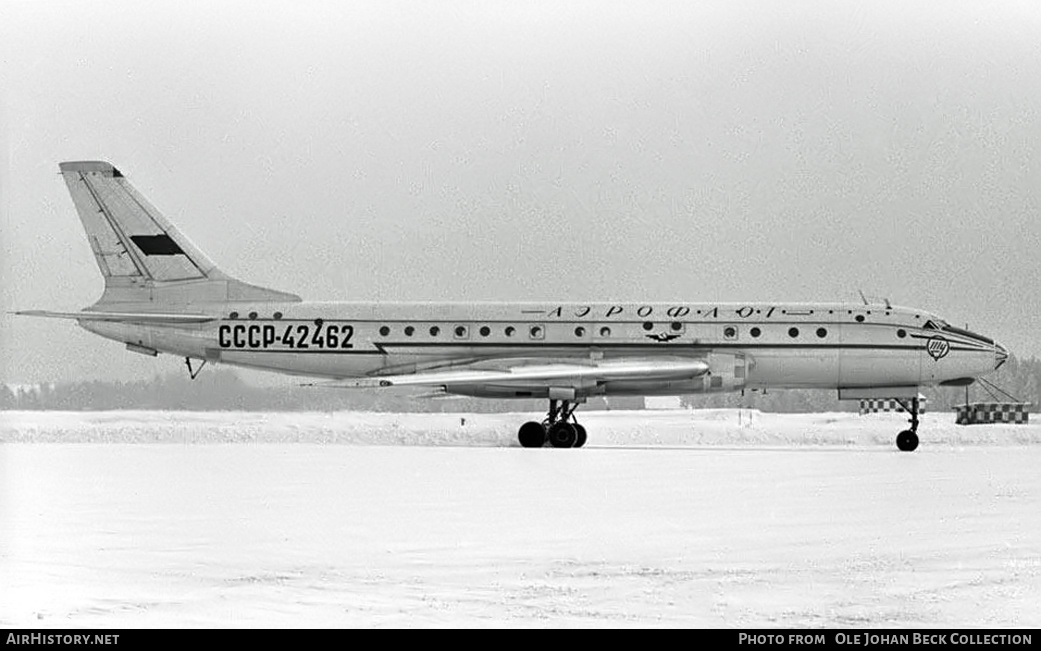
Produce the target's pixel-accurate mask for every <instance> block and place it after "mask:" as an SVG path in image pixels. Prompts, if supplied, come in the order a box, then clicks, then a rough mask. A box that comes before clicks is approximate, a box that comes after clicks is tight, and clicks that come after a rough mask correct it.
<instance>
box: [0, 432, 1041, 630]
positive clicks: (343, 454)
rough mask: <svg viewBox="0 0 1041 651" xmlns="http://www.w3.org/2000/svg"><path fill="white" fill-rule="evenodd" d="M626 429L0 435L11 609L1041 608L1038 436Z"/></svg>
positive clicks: (457, 621)
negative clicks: (514, 439)
mask: <svg viewBox="0 0 1041 651" xmlns="http://www.w3.org/2000/svg"><path fill="white" fill-rule="evenodd" d="M10 438H11V434H10V430H9V431H8V440H10ZM455 443H456V444H458V441H456V442H455ZM633 445H634V446H638V447H637V448H636V449H633V448H627V447H601V448H597V447H595V446H594V447H592V448H589V449H584V450H553V449H542V450H522V449H519V448H501V447H500V448H496V447H465V446H462V445H455V446H448V447H445V446H418V445H383V446H373V445H361V444H354V445H330V444H308V443H291V444H282V443H264V444H255V443H247V444H210V443H205V444H184V443H181V444H166V445H147V444H111V443H110V444H96V443H6V444H4V445H0V473H2V474H0V521H2V527H0V576H2V584H3V590H2V591H0V625H4V626H32V627H39V626H44V627H46V626H55V627H67V626H121V627H136V626H402V625H405V626H416V625H420V626H451V625H462V626H499V625H506V626H603V625H613V626H662V625H664V626H711V627H722V626H726V627H738V626H740V627H759V626H767V627H769V626H792V625H799V626H858V627H859V626H870V627H885V626H928V627H963V626H1034V627H1036V626H1039V625H1041V518H1039V517H1038V513H1041V473H1039V472H1038V468H1039V467H1041V446H1037V445H1031V444H1026V445H977V446H961V445H933V446H928V445H926V444H924V443H923V448H921V449H920V450H919V452H916V453H913V454H902V453H899V452H896V451H895V450H893V449H891V448H890V447H889V446H888V445H879V446H859V447H858V446H852V447H843V446H826V445H819V446H801V447H787V448H785V447H771V446H762V445H758V444H755V443H747V442H738V443H735V444H734V445H730V446H723V445H718V446H697V445H686V446H681V445H663V444H660V443H659V444H654V443H653V442H652V443H649V444H647V445H639V442H634V443H633Z"/></svg>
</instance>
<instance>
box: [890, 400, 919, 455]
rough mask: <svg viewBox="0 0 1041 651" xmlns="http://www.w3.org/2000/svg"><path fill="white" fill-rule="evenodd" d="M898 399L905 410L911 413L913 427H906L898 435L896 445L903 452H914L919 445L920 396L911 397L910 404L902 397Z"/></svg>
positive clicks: (910, 420)
mask: <svg viewBox="0 0 1041 651" xmlns="http://www.w3.org/2000/svg"><path fill="white" fill-rule="evenodd" d="M896 401H897V402H899V403H900V406H901V407H903V408H904V411H906V412H907V413H909V414H911V418H910V419H909V422H910V423H911V429H905V430H904V431H902V432H900V433H899V434H897V435H896V447H897V448H899V449H900V451H901V452H914V451H915V449H916V448H917V447H918V406H919V405H918V398H911V400H910V404H908V403H906V402H904V401H903V400H901V399H900V398H897V399H896Z"/></svg>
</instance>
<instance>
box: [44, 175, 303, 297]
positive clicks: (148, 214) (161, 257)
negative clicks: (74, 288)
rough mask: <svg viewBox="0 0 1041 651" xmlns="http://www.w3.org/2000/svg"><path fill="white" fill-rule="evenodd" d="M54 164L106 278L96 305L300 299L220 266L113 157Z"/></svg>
mask: <svg viewBox="0 0 1041 651" xmlns="http://www.w3.org/2000/svg"><path fill="white" fill-rule="evenodd" d="M59 167H60V168H61V174H62V176H63V177H64V178H65V183H66V185H67V186H68V188H69V194H71V195H72V202H73V203H74V204H75V205H76V211H77V212H78V213H79V216H80V220H81V221H82V222H83V228H84V229H85V230H86V232H87V239H88V241H89V242H90V248H91V250H92V251H93V252H94V257H95V258H96V259H97V263H98V268H99V269H100V270H101V274H102V276H104V278H105V293H104V294H103V295H102V297H101V300H99V301H98V304H99V305H100V304H110V303H159V304H170V303H173V304H184V303H196V302H224V301H247V300H248V301H273V302H296V301H299V300H300V297H299V296H296V295H295V294H288V293H285V292H280V291H276V290H273V289H265V288H263V287H257V286H255V285H249V284H247V283H244V282H242V281H240V280H236V279H235V278H232V277H231V276H228V275H227V274H225V273H224V272H223V271H221V270H220V269H218V268H217V265H215V264H214V263H213V262H212V261H211V260H210V259H209V258H207V257H206V255H205V254H203V252H202V251H200V250H199V249H198V248H196V247H195V245H193V244H192V243H191V241H190V240H188V238H186V237H185V236H184V235H182V234H181V233H180V232H179V231H178V230H177V229H176V228H175V227H174V226H173V225H172V224H171V223H170V222H168V221H167V220H166V219H165V218H164V217H163V216H162V214H161V213H160V212H159V211H158V210H156V208H155V207H154V206H152V204H150V203H149V202H148V201H147V200H146V199H145V198H144V197H143V196H141V195H140V194H139V193H138V192H137V190H135V189H134V187H133V186H132V185H130V183H129V182H128V181H127V180H126V177H124V176H123V174H122V173H121V172H120V171H119V170H118V169H116V168H115V167H114V166H112V165H111V164H110V163H106V162H102V161H77V162H67V163H61V164H60V166H59Z"/></svg>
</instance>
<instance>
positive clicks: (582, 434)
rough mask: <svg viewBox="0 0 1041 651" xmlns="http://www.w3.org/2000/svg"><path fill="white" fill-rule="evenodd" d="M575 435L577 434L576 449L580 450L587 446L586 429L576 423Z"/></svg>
mask: <svg viewBox="0 0 1041 651" xmlns="http://www.w3.org/2000/svg"><path fill="white" fill-rule="evenodd" d="M575 433H576V434H577V436H576V437H575V447H576V448H580V447H582V446H583V445H585V444H586V428H585V427H582V426H581V425H579V424H578V423H575Z"/></svg>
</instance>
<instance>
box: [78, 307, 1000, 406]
mask: <svg viewBox="0 0 1041 651" xmlns="http://www.w3.org/2000/svg"><path fill="white" fill-rule="evenodd" d="M127 309H128V311H132V310H133V309H134V308H133V306H129V307H128V308H127ZM186 309H188V310H190V311H192V312H199V313H205V314H210V315H214V316H218V317H219V318H218V319H217V320H215V321H213V322H210V323H203V324H187V325H185V324H180V325H176V326H172V325H155V324H135V323H106V322H98V321H84V322H81V325H83V326H84V327H85V328H87V329H88V330H91V331H92V332H95V333H97V334H99V335H102V336H105V337H108V338H110V339H115V340H117V341H121V342H124V343H127V344H131V345H133V346H136V347H137V348H136V349H139V350H145V351H147V350H156V351H159V352H166V353H172V354H175V355H180V356H185V357H194V358H198V359H206V360H210V361H214V362H221V363H225V364H233V365H238V366H246V367H252V368H258V369H266V370H271V371H278V372H282V373H292V374H297V375H304V376H311V377H321V378H331V379H341V378H351V377H366V376H380V375H389V374H402V373H412V372H417V371H425V370H431V369H444V368H451V367H453V366H461V365H467V366H468V367H474V366H475V365H476V366H477V367H479V365H480V361H481V360H482V359H489V360H495V361H496V363H498V362H501V361H502V360H505V359H510V360H517V359H523V358H527V357H531V358H533V359H535V358H537V359H538V360H540V361H543V362H545V361H547V360H561V361H569V362H575V361H581V360H589V361H590V362H599V361H601V360H612V359H642V358H648V359H650V358H663V357H664V358H676V359H682V358H699V359H705V360H706V361H708V363H709V365H710V368H711V372H710V373H709V374H707V375H704V376H701V377H695V378H690V379H686V380H685V379H676V378H670V379H669V380H668V381H657V382H656V381H653V380H650V381H643V380H641V381H638V382H633V381H618V382H601V383H596V384H593V385H591V386H588V387H585V388H584V390H582V389H581V388H580V390H579V394H580V395H626V394H632V395H673V394H686V393H697V392H708V391H734V390H740V389H746V388H747V389H762V388H770V387H777V388H850V389H851V388H858V387H918V386H922V385H935V384H940V383H942V382H952V383H953V382H957V381H959V380H961V379H963V378H972V377H975V376H978V375H980V374H982V373H985V372H987V371H990V370H993V369H994V368H995V367H996V366H997V365H998V364H1000V362H1001V361H1002V360H1004V358H1005V357H1006V355H1007V353H1006V352H1005V350H1004V349H1003V348H1002V347H1001V346H1000V345H998V344H996V343H994V342H993V341H991V340H989V339H987V338H986V337H982V336H980V335H976V334H974V333H970V332H968V331H964V330H958V331H953V330H948V329H942V328H943V326H946V324H945V323H944V322H943V321H942V319H939V318H938V317H937V316H935V315H933V314H930V313H928V312H925V311H923V310H916V309H912V308H905V307H895V306H893V307H886V306H884V305H863V304H836V303H831V304H828V303H821V304H767V303H552V302H546V303H361V302H358V303H353V302H352V303H315V302H299V303H286V304H278V303H258V304H256V305H251V304H249V303H221V304H194V305H191V306H188V307H187V308H186ZM526 389H527V387H510V386H505V387H473V390H467V388H466V387H454V388H453V392H454V393H465V394H468V395H484V396H502V397H529V396H530V397H544V394H543V393H542V392H538V391H536V393H535V395H531V392H530V391H526Z"/></svg>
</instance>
